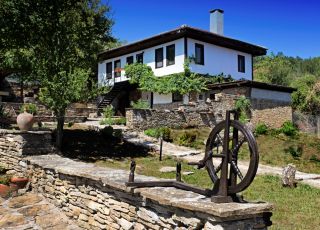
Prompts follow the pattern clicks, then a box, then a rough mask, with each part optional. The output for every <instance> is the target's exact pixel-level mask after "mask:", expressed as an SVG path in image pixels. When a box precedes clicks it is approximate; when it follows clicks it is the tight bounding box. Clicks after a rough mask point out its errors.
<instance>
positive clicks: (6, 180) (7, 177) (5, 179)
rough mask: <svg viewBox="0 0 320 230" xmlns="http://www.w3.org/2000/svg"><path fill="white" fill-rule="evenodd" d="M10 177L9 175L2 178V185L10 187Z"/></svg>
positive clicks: (0, 181)
mask: <svg viewBox="0 0 320 230" xmlns="http://www.w3.org/2000/svg"><path fill="white" fill-rule="evenodd" d="M9 182H10V177H9V176H8V175H3V176H0V184H4V185H9Z"/></svg>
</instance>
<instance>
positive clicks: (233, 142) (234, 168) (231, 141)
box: [204, 120, 259, 194]
mask: <svg viewBox="0 0 320 230" xmlns="http://www.w3.org/2000/svg"><path fill="white" fill-rule="evenodd" d="M226 122H227V121H222V122H220V123H219V124H217V125H216V126H215V128H214V129H213V130H212V131H211V133H210V135H209V138H208V140H207V144H206V151H205V157H204V159H209V160H206V161H205V162H206V163H205V166H206V169H207V171H208V173H209V176H210V178H211V180H212V181H213V183H214V188H213V193H215V191H217V189H219V186H220V185H219V184H220V176H221V173H220V171H221V168H222V166H223V159H228V175H227V179H228V181H227V193H228V194H236V193H238V192H241V191H243V190H244V189H246V188H247V187H248V186H249V185H250V184H251V182H252V181H253V179H254V177H255V175H256V172H257V169H258V163H259V154H258V148H257V143H256V141H255V139H254V136H253V134H252V132H251V131H250V130H249V129H248V128H246V127H245V126H244V125H243V124H241V123H240V122H239V121H237V120H230V121H229V125H228V124H227V125H226ZM226 127H229V130H228V134H229V135H227V136H228V138H227V139H228V140H227V141H228V144H227V145H224V142H225V141H226V140H225V139H226V136H224V134H225V131H226ZM226 146H227V147H226ZM224 149H227V150H224ZM226 154H228V157H227V158H225V156H226ZM239 158H240V159H243V160H246V161H248V166H247V167H246V168H243V167H242V168H241V169H240V167H239V166H238V159H239Z"/></svg>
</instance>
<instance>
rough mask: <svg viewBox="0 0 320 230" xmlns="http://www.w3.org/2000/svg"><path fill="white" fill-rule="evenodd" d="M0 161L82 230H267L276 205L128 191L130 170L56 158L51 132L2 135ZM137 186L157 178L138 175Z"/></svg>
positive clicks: (5, 132) (158, 191) (161, 190)
mask: <svg viewBox="0 0 320 230" xmlns="http://www.w3.org/2000/svg"><path fill="white" fill-rule="evenodd" d="M0 133H1V135H0V162H1V164H2V165H3V166H4V167H5V168H6V169H9V170H11V171H12V172H13V173H15V174H23V175H24V176H28V177H29V178H30V181H31V188H32V191H33V192H35V193H41V194H43V195H44V196H45V197H46V198H47V199H48V200H49V201H50V202H52V203H53V204H55V206H57V207H59V208H60V209H61V210H62V211H64V212H65V214H66V215H67V216H68V217H69V218H71V219H73V220H74V222H75V223H77V224H78V225H79V226H80V227H81V228H83V229H126V230H129V229H137V230H138V229H139V230H143V229H179V230H184V229H240V230H242V229H267V226H268V225H270V224H271V222H270V216H271V210H272V205H270V204H267V203H259V204H258V203H229V204H215V203H212V202H211V201H210V198H207V197H204V196H202V195H199V194H195V193H192V192H188V191H184V190H179V189H175V188H140V189H132V188H129V187H126V186H125V182H126V181H127V180H128V174H129V172H128V171H124V170H118V169H111V168H102V167H97V166H96V165H94V164H90V163H84V162H79V161H74V160H71V159H68V158H64V157H62V156H59V155H56V154H47V155H38V154H46V153H52V150H53V149H52V145H51V134H50V132H40V131H39V132H20V131H12V130H1V132H0ZM135 180H136V181H145V180H156V178H152V177H146V176H142V175H136V177H135Z"/></svg>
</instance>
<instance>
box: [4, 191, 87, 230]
mask: <svg viewBox="0 0 320 230" xmlns="http://www.w3.org/2000/svg"><path fill="white" fill-rule="evenodd" d="M0 229H3V230H4V229H6V230H26V229H46V230H76V229H81V228H79V227H78V226H77V225H75V224H74V223H73V222H71V220H69V219H68V217H67V216H66V215H65V214H63V213H62V212H61V211H60V210H59V209H58V208H56V207H55V206H54V205H53V204H50V203H48V202H47V201H46V200H45V198H44V197H43V196H42V195H40V194H34V193H27V194H24V195H22V196H17V197H12V198H9V199H7V200H6V199H3V198H1V197H0Z"/></svg>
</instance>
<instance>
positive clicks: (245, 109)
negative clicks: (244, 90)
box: [234, 96, 251, 123]
mask: <svg viewBox="0 0 320 230" xmlns="http://www.w3.org/2000/svg"><path fill="white" fill-rule="evenodd" d="M234 107H235V109H236V110H237V111H238V112H239V115H240V116H239V120H240V121H241V122H242V123H245V122H246V120H247V119H248V114H249V112H250V109H251V102H250V100H249V99H248V98H246V97H245V96H241V97H239V98H237V99H236V102H235V105H234Z"/></svg>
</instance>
